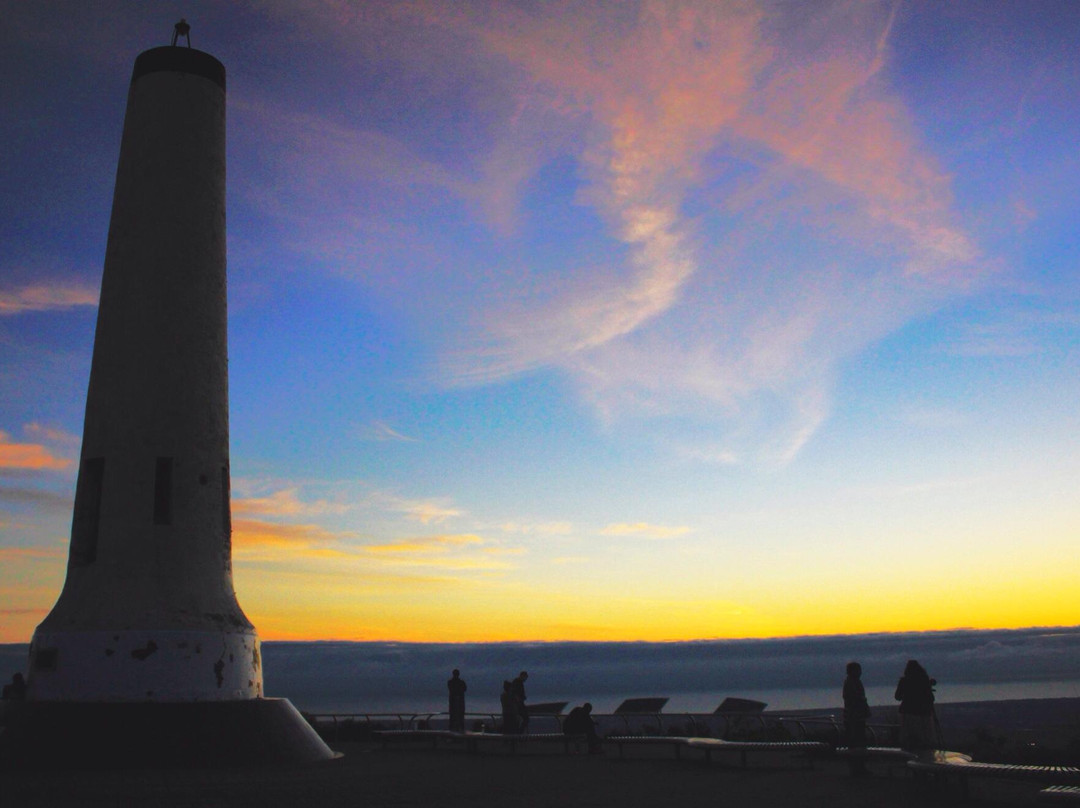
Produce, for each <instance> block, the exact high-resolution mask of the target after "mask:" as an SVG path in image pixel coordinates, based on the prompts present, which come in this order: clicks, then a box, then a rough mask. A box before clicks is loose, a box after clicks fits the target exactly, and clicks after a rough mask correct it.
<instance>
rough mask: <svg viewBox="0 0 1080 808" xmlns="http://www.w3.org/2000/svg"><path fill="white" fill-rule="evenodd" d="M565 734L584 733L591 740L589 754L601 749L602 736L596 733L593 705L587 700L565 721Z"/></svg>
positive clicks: (572, 711)
mask: <svg viewBox="0 0 1080 808" xmlns="http://www.w3.org/2000/svg"><path fill="white" fill-rule="evenodd" d="M563 735H584V736H585V738H586V740H587V741H588V742H589V754H596V753H597V752H599V751H600V736H599V735H597V734H596V721H594V720H593V717H592V705H591V704H589V702H585V703H584V704H582V705H581V706H580V707H575V708H574V709H573V710H571V711H570V713H569V714H568V715H567V716H566V719H565V720H564V721H563Z"/></svg>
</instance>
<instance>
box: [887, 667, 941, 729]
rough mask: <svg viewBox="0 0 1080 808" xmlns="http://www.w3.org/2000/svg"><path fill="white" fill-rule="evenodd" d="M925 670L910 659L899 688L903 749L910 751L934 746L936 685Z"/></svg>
mask: <svg viewBox="0 0 1080 808" xmlns="http://www.w3.org/2000/svg"><path fill="white" fill-rule="evenodd" d="M935 684H937V682H936V681H935V680H933V679H931V678H930V676H929V674H927V672H926V669H925V668H924V667H923V666H922V665H920V664H919V663H918V662H916V661H915V660H914V659H909V660H908V663H907V665H906V666H905V667H904V675H903V676H901V677H900V681H899V682H897V684H896V693H895V694H894V698H895V699H896V700H897V701H898V702H900V746H901V747H903V748H904V749H908V750H916V749H930V748H931V747H933V746H934V685H935Z"/></svg>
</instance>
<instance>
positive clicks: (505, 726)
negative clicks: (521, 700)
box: [499, 681, 518, 735]
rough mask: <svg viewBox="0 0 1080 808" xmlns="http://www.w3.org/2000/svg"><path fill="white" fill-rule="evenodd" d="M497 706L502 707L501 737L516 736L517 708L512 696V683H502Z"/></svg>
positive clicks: (515, 699)
mask: <svg viewBox="0 0 1080 808" xmlns="http://www.w3.org/2000/svg"><path fill="white" fill-rule="evenodd" d="M499 704H501V705H502V731H503V735H516V734H517V732H518V707H517V698H516V697H515V696H514V684H513V682H507V681H504V682H503V689H502V693H501V694H500V695H499Z"/></svg>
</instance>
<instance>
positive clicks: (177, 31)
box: [172, 17, 191, 48]
mask: <svg viewBox="0 0 1080 808" xmlns="http://www.w3.org/2000/svg"><path fill="white" fill-rule="evenodd" d="M180 37H183V38H184V39H186V40H187V46H188V47H189V48H190V47H191V26H190V25H188V21H187V20H185V19H184V18H183V17H181V18H180V22H178V23H177V24H176V25H174V26H173V35H172V43H173V45H175V44H176V40H178V39H179V38H180Z"/></svg>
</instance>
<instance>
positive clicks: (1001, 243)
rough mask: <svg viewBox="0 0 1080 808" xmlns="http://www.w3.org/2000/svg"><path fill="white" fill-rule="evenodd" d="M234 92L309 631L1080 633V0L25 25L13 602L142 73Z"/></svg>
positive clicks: (248, 278) (557, 6)
mask: <svg viewBox="0 0 1080 808" xmlns="http://www.w3.org/2000/svg"><path fill="white" fill-rule="evenodd" d="M180 16H185V17H186V18H187V19H188V20H189V22H190V23H191V24H192V44H193V45H194V46H195V47H198V48H201V49H204V50H207V51H208V52H210V53H213V54H214V55H215V56H217V57H218V58H219V59H221V61H222V62H224V64H225V65H226V68H227V70H228V82H229V90H228V92H229V102H228V103H229V107H228V116H229V198H228V203H229V213H228V215H229V222H228V228H229V234H228V235H229V284H230V286H229V306H230V387H231V427H232V470H233V490H234V523H235V528H236V535H235V537H234V546H235V560H236V573H235V575H236V584H237V589H238V593H239V596H240V601H241V604H242V605H243V606H244V607H245V609H246V610H247V611H248V612H249V615H250V616H251V617H252V619H253V621H254V622H255V624H256V626H257V627H258V628H260V630H261V631H262V632H263V634H264V636H268V637H276V638H300V639H307V638H344V639H419V640H433V641H441V640H450V641H466V640H468V641H475V640H481V641H482V640H507V639H650V640H663V639H689V638H698V637H744V636H781V635H791V634H807V633H811V634H813V633H845V632H855V631H892V630H897V631H906V630H924V629H936V628H952V627H957V626H977V627H1017V626H1027V625H1063V624H1070V625H1071V624H1076V623H1080V606H1078V605H1077V601H1076V599H1075V597H1073V595H1072V588H1073V586H1074V583H1075V580H1076V574H1077V571H1078V570H1077V567H1078V558H1077V553H1076V550H1075V547H1076V540H1077V538H1078V534H1080V485H1078V480H1080V476H1078V474H1077V472H1078V471H1080V460H1077V457H1078V454H1080V453H1078V452H1077V448H1078V447H1077V435H1078V434H1080V430H1078V429H1077V427H1078V426H1080V424H1078V420H1080V418H1078V415H1077V407H1076V404H1075V402H1076V401H1077V400H1078V399H1080V395H1078V394H1080V390H1078V387H1080V385H1078V379H1080V374H1078V373H1077V370H1078V368H1077V365H1078V357H1080V353H1078V340H1077V335H1078V331H1080V294H1078V293H1080V283H1078V271H1077V270H1078V266H1077V263H1078V258H1077V256H1078V255H1080V250H1077V245H1076V238H1077V236H1076V234H1077V232H1080V230H1078V226H1077V225H1078V221H1077V219H1078V206H1077V204H1076V203H1075V202H1074V196H1075V189H1076V188H1077V187H1078V184H1080V183H1078V180H1080V166H1078V153H1077V149H1076V147H1075V132H1076V131H1077V129H1078V124H1080V120H1078V117H1080V115H1078V109H1077V104H1076V102H1075V99H1076V98H1077V97H1080V92H1078V91H1080V57H1078V56H1077V55H1076V49H1075V41H1076V36H1077V34H1078V33H1080V8H1078V7H1077V6H1076V5H1075V4H1071V3H1065V2H1062V3H1043V4H1040V5H1039V6H1038V8H1037V9H1036V8H1034V7H1032V6H1031V5H1029V4H1026V3H1019V2H1015V3H1009V2H986V3H979V4H930V3H920V2H894V3H873V2H858V3H821V4H814V5H813V6H800V5H792V4H783V3H780V4H777V3H764V2H732V3H700V4H698V3H661V2H657V3H640V4H639V3H618V4H615V3H612V4H605V3H481V2H463V3H454V4H448V3H378V2H375V3H348V2H289V3H286V2H250V3H229V4H224V3H198V2H196V3H187V4H184V5H183V7H182V8H181V7H180V6H178V5H176V4H172V3H121V2H112V3H103V4H100V5H98V6H96V7H95V10H94V12H93V14H92V15H87V16H80V15H79V14H77V13H72V12H71V10H70V7H68V6H66V5H64V4H56V3H49V2H43V3H35V4H8V6H7V7H6V8H5V9H4V17H5V20H6V25H5V31H4V32H3V34H0V36H2V37H3V39H4V43H3V44H4V47H3V48H2V49H0V59H2V60H3V69H4V75H5V76H7V77H8V80H7V81H6V82H5V83H4V87H3V89H2V90H0V92H2V93H3V102H4V108H5V109H6V110H8V114H7V115H5V116H3V117H2V118H0V127H2V129H0V142H3V143H5V144H6V146H5V149H4V155H5V159H4V161H3V163H2V165H0V171H2V177H0V180H2V181H0V189H2V190H0V194H2V196H0V199H2V200H3V208H4V211H5V215H4V216H3V217H2V219H0V243H2V244H3V248H4V249H3V252H2V255H0V346H2V351H0V431H2V432H3V435H2V436H0V558H3V560H4V565H3V570H2V571H0V612H3V613H4V614H5V615H6V616H7V617H8V618H9V619H7V620H4V621H3V622H4V623H5V624H6V625H7V627H8V628H7V629H6V632H5V634H4V636H3V638H2V639H4V640H7V641H12V642H17V641H22V640H24V639H25V638H26V637H28V636H29V634H30V632H31V631H32V630H33V626H34V625H36V623H37V622H38V621H39V620H40V619H41V617H43V616H44V614H45V613H46V612H47V611H48V609H49V608H50V606H51V604H52V602H53V600H54V598H55V597H56V594H57V593H58V592H59V587H60V585H61V583H62V581H63V570H64V563H65V559H66V541H67V531H68V528H69V525H70V509H71V499H72V494H73V490H74V469H75V467H76V465H77V464H76V462H75V461H76V460H77V457H78V451H79V436H80V433H81V423H82V408H83V403H84V397H85V391H86V382H87V378H88V374H89V362H90V355H91V349H92V340H93V326H94V318H95V315H96V308H95V303H96V297H97V289H98V285H99V283H100V273H101V265H102V259H103V255H104V245H105V237H106V233H107V229H108V215H109V207H110V204H111V195H112V182H113V175H114V172H115V163H116V156H117V153H118V149H119V138H120V130H121V126H122V123H123V110H124V102H125V93H126V87H127V82H128V80H129V78H130V70H131V64H132V61H133V60H134V57H135V56H136V55H137V54H138V53H139V52H140V51H142V50H144V49H146V48H148V47H152V46H155V45H159V44H166V43H167V42H168V40H169V37H170V35H171V29H172V23H173V22H175V21H176V19H178V18H179V17H180Z"/></svg>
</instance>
